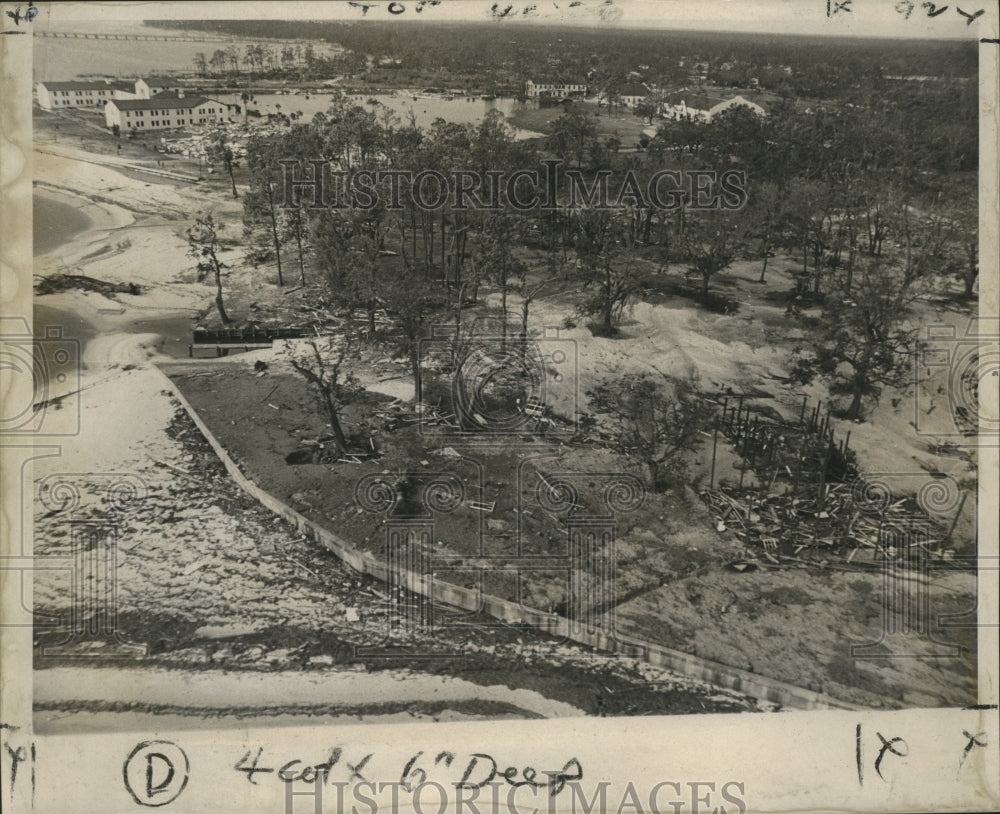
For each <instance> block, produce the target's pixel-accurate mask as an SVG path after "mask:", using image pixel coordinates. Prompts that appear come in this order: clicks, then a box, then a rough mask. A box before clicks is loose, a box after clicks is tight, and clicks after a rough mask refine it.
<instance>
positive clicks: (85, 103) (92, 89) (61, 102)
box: [35, 79, 136, 110]
mask: <svg viewBox="0 0 1000 814" xmlns="http://www.w3.org/2000/svg"><path fill="white" fill-rule="evenodd" d="M35 94H36V96H37V97H38V105H39V107H41V108H42V110H66V109H69V108H77V107H84V108H86V107H91V108H97V107H104V105H105V104H107V103H108V102H109V101H111V100H112V99H135V98H136V93H135V83H134V82H130V81H126V80H112V79H107V80H98V81H96V82H76V81H73V82H39V83H38V84H37V85H36V86H35Z"/></svg>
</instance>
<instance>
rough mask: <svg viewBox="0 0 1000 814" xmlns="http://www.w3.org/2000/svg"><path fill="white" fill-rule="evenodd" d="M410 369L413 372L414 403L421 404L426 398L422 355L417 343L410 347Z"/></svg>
mask: <svg viewBox="0 0 1000 814" xmlns="http://www.w3.org/2000/svg"><path fill="white" fill-rule="evenodd" d="M410 370H411V371H412V372H413V403H414V404H420V402H421V401H423V398H424V392H423V391H424V383H423V381H422V377H421V375H420V356H419V355H418V354H417V346H416V343H414V344H413V346H412V347H411V348H410Z"/></svg>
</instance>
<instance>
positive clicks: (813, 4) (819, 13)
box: [34, 0, 998, 39]
mask: <svg viewBox="0 0 1000 814" xmlns="http://www.w3.org/2000/svg"><path fill="white" fill-rule="evenodd" d="M292 9H294V11H295V15H296V17H297V18H298V19H301V20H359V21H360V20H382V21H385V20H397V21H400V22H403V21H408V20H413V21H420V22H435V21H436V22H448V21H462V22H477V21H479V22H495V23H496V24H497V25H498V26H499V25H503V26H511V27H513V26H524V25H538V24H554V25H567V26H603V27H613V26H614V27H623V28H645V29H665V30H681V31H692V30H694V31H713V30H714V31H732V32H742V33H771V34H803V35H821V36H847V37H898V38H913V39H955V38H963V39H965V38H975V39H980V38H995V37H996V36H997V33H996V27H997V18H998V9H997V3H996V2H995V0H959V2H958V3H957V4H956V3H954V2H952V0H942V2H939V3H937V4H936V5H934V4H932V3H929V2H925V1H924V0H500V2H493V0H422V1H421V0H397V1H396V2H390V1H389V0H342V2H310V1H309V0H306V1H305V2H297V3H295V4H289V3H279V2H262V3H252V4H251V3H239V4H235V3H225V2H176V3H173V2H172V3H99V4H98V3H49V4H45V5H43V6H41V7H40V9H39V11H40V14H39V16H38V18H37V19H36V20H35V22H34V25H35V26H38V27H49V28H53V29H58V28H62V27H73V28H80V29H82V28H84V27H85V25H84V24H92V26H103V27H106V28H108V29H110V28H116V27H120V26H122V25H135V24H138V23H140V22H141V21H142V20H149V19H196V20H210V19H244V20H249V19H281V20H286V21H287V20H288V19H289V11H290V10H292ZM418 9H419V10H418ZM980 11H982V14H981V15H980V16H978V17H974V18H973V19H972V22H971V23H969V22H968V20H969V18H970V17H972V16H973V15H976V13H977V12H980ZM963 12H964V15H965V16H963ZM931 14H934V16H933V17H932V16H930V15H931Z"/></svg>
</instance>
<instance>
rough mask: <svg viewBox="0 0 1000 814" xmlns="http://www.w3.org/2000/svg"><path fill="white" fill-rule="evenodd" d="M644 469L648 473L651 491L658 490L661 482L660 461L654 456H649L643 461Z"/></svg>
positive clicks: (648, 483) (647, 484)
mask: <svg viewBox="0 0 1000 814" xmlns="http://www.w3.org/2000/svg"><path fill="white" fill-rule="evenodd" d="M643 469H644V470H645V474H646V487H647V488H648V489H649V491H651V492H655V491H657V486H658V485H659V482H660V462H659V461H657V460H655V459H654V458H647V459H646V460H645V461H643Z"/></svg>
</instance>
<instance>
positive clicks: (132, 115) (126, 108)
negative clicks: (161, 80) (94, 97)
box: [104, 91, 234, 132]
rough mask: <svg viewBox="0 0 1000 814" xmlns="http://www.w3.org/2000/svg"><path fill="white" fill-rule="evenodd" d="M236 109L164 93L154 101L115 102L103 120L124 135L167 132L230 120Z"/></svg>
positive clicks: (209, 100)
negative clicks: (128, 133) (135, 132)
mask: <svg viewBox="0 0 1000 814" xmlns="http://www.w3.org/2000/svg"><path fill="white" fill-rule="evenodd" d="M233 109H234V106H233V105H229V104H226V103H225V102H220V101H218V100H217V99H209V98H206V97H204V96H186V95H185V94H184V91H178V92H176V93H175V92H172V91H165V92H164V93H160V94H157V95H156V96H154V97H152V98H151V99H112V100H111V101H109V102H108V104H107V105H106V106H105V108H104V121H105V124H106V125H107V126H108V128H109V129H113V128H114V127H115V125H117V126H118V128H119V129H120V130H121V131H122V132H126V131H128V130H136V131H145V130H166V129H169V128H173V127H189V126H192V125H199V124H215V123H217V122H224V121H229V116H230V114H231V113H232V112H233Z"/></svg>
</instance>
